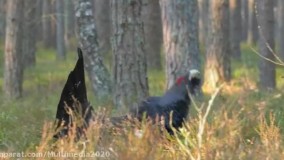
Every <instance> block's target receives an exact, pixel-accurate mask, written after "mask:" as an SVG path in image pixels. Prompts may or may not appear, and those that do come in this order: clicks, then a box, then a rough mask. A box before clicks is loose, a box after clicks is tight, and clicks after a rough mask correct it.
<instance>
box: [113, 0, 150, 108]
mask: <svg viewBox="0 0 284 160" xmlns="http://www.w3.org/2000/svg"><path fill="white" fill-rule="evenodd" d="M141 7H142V0H131V1H129V0H111V10H112V22H113V23H112V27H113V28H112V30H113V37H112V51H113V75H114V76H113V80H114V86H115V90H114V104H115V106H116V107H130V108H131V109H135V107H136V103H137V101H141V100H143V99H145V98H146V97H147V96H148V90H149V89H148V88H149V87H148V79H147V64H146V55H145V50H144V32H143V31H144V30H143V22H142V18H141Z"/></svg>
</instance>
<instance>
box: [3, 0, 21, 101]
mask: <svg viewBox="0 0 284 160" xmlns="http://www.w3.org/2000/svg"><path fill="white" fill-rule="evenodd" d="M23 6H24V1H23V0H9V1H7V17H6V39H5V69H4V86H3V89H4V93H5V95H6V97H7V98H9V99H13V98H19V97H21V94H22V83H23V65H22V62H21V60H22V55H21V54H22V38H23V37H22V33H23V30H22V23H23V22H22V20H23V18H24V17H23V15H24V14H23V8H24V7H23Z"/></svg>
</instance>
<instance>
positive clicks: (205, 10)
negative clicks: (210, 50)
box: [198, 0, 209, 49]
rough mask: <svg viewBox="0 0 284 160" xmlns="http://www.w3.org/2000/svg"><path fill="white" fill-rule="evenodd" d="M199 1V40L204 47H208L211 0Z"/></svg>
mask: <svg viewBox="0 0 284 160" xmlns="http://www.w3.org/2000/svg"><path fill="white" fill-rule="evenodd" d="M198 1H199V6H198V8H199V40H200V42H201V43H202V44H203V47H204V48H205V49H206V48H207V43H208V20H209V0H198Z"/></svg>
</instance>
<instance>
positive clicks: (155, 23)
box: [142, 0, 163, 69]
mask: <svg viewBox="0 0 284 160" xmlns="http://www.w3.org/2000/svg"><path fill="white" fill-rule="evenodd" d="M142 18H143V21H144V30H145V51H146V57H147V66H148V68H150V69H161V68H162V62H161V59H162V58H161V48H162V41H163V39H162V38H163V34H162V22H161V11H160V5H159V1H158V0H154V1H153V0H148V1H147V3H146V5H145V6H143V7H142Z"/></svg>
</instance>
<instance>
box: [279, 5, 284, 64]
mask: <svg viewBox="0 0 284 160" xmlns="http://www.w3.org/2000/svg"><path fill="white" fill-rule="evenodd" d="M278 7H279V12H278V13H279V14H280V15H279V19H280V21H279V25H280V26H279V28H280V34H279V55H280V58H281V60H282V61H284V1H283V0H279V1H278Z"/></svg>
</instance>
